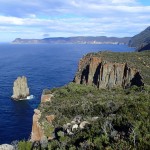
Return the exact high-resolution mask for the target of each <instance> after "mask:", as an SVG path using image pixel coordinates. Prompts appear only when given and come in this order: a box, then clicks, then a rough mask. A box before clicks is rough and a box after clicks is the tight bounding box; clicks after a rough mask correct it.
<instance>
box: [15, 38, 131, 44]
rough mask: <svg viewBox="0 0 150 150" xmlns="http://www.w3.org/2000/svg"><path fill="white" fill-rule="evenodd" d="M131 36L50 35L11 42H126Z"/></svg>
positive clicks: (17, 39)
mask: <svg viewBox="0 0 150 150" xmlns="http://www.w3.org/2000/svg"><path fill="white" fill-rule="evenodd" d="M130 39H131V37H123V38H118V37H106V36H96V37H94V36H77V37H52V38H44V39H21V38H16V39H15V40H14V41H12V43H13V44H128V42H129V40H130Z"/></svg>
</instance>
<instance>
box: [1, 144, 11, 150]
mask: <svg viewBox="0 0 150 150" xmlns="http://www.w3.org/2000/svg"><path fill="white" fill-rule="evenodd" d="M0 150H14V147H13V146H12V145H9V144H2V145H0Z"/></svg>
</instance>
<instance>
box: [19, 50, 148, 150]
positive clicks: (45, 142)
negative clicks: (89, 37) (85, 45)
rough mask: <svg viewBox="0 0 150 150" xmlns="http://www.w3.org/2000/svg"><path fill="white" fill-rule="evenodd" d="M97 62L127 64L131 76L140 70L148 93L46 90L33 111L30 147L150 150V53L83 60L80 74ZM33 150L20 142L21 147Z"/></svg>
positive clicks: (74, 87) (84, 87) (78, 87)
mask: <svg viewBox="0 0 150 150" xmlns="http://www.w3.org/2000/svg"><path fill="white" fill-rule="evenodd" d="M95 57H97V58H102V59H103V61H104V62H105V63H106V64H110V63H118V64H122V63H127V64H128V67H129V68H130V69H129V70H131V69H132V68H136V71H139V73H140V75H141V76H142V77H143V82H144V87H143V85H142V86H139V87H138V86H135V85H131V86H130V87H128V88H122V87H120V86H119V87H112V88H109V89H108V88H102V89H101V88H100V89H99V88H97V87H95V86H94V85H93V84H92V85H88V84H82V83H75V82H71V83H69V84H67V85H65V86H63V87H60V88H54V89H51V90H48V89H45V90H44V91H43V93H42V97H41V104H40V105H39V107H38V109H35V111H34V112H35V113H34V116H33V126H32V134H31V141H32V142H34V141H39V142H40V144H41V147H42V148H43V149H44V147H45V148H46V147H48V149H49V150H56V149H57V150H62V149H64V150H80V149H84V150H103V149H104V150H106V149H107V150H108V149H109V150H117V149H123V150H124V149H137V150H141V149H145V150H146V149H149V147H150V128H149V124H150V120H149V114H150V109H149V106H150V101H149V99H150V76H149V75H150V69H149V66H150V62H149V57H150V52H149V51H147V52H146V51H145V52H141V53H138V52H133V53H113V52H99V53H90V54H87V55H86V56H84V57H83V58H82V59H81V61H80V63H79V68H78V71H77V74H79V72H81V73H82V71H83V68H84V67H85V68H86V66H87V65H88V64H90V62H91V61H90V60H91V59H92V58H95ZM85 58H87V59H85ZM88 58H90V59H88ZM85 60H86V61H85ZM81 62H82V63H83V64H84V65H81ZM97 62H98V63H99V60H98V61H97ZM92 64H93V68H94V65H95V63H92ZM82 66H84V67H83V68H82ZM121 66H122V65H121ZM80 67H81V68H80ZM108 70H109V68H108ZM120 71H122V70H120ZM88 73H89V72H88V71H87V72H85V74H87V75H88ZM77 74H76V75H77ZM76 75H75V76H76ZM88 79H89V78H88ZM137 80H141V79H139V78H138V79H137ZM29 144H31V143H30V142H20V143H19V146H20V147H21V146H23V147H27V146H28V145H29ZM27 150H28V149H27Z"/></svg>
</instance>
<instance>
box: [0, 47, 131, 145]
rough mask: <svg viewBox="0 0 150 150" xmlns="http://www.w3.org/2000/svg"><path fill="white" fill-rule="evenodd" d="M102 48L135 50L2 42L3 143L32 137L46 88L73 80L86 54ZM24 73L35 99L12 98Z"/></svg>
mask: <svg viewBox="0 0 150 150" xmlns="http://www.w3.org/2000/svg"><path fill="white" fill-rule="evenodd" d="M103 50H110V51H114V52H132V51H134V49H133V48H129V47H127V46H126V45H98V44H95V45H92V44H0V144H4V143H8V144H10V143H11V142H12V141H14V140H24V139H25V140H27V139H29V137H30V133H31V129H32V116H33V110H34V109H35V108H37V106H38V104H39V103H40V98H41V93H42V91H43V89H46V88H47V89H51V88H54V87H60V86H63V85H65V84H67V83H68V82H70V81H72V80H73V78H74V75H75V72H76V71H77V67H78V62H79V60H80V58H82V56H83V55H85V54H86V53H89V52H98V51H103ZM23 75H24V76H26V77H27V79H28V85H29V88H30V94H32V95H34V96H35V98H34V99H32V100H28V101H19V102H17V101H14V100H11V98H10V97H11V95H12V88H13V82H14V80H15V79H16V78H17V77H18V76H23Z"/></svg>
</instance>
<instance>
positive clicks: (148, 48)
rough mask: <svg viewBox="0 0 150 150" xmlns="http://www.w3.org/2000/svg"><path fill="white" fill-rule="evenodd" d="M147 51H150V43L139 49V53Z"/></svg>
mask: <svg viewBox="0 0 150 150" xmlns="http://www.w3.org/2000/svg"><path fill="white" fill-rule="evenodd" d="M145 50H150V43H149V44H147V45H144V46H142V47H140V48H138V49H137V51H138V52H142V51H145Z"/></svg>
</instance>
